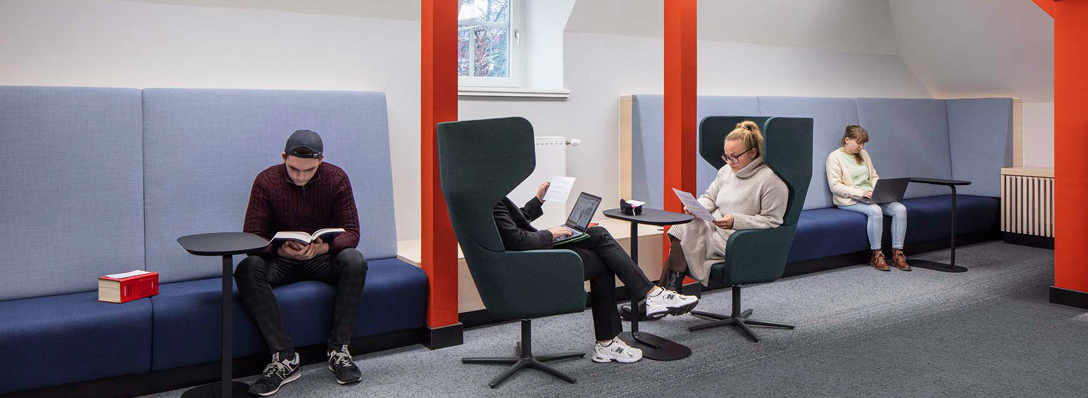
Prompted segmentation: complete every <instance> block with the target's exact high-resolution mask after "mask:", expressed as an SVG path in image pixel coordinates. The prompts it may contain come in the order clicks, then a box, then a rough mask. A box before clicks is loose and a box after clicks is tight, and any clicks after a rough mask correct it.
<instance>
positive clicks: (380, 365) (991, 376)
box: [154, 242, 1088, 397]
mask: <svg viewBox="0 0 1088 398" xmlns="http://www.w3.org/2000/svg"><path fill="white" fill-rule="evenodd" d="M948 257H949V252H948V251H947V250H945V251H938V252H933V253H929V254H925V255H921V256H919V257H918V258H924V259H929V260H938V261H946V262H947V261H948ZM956 257H957V258H956V259H957V263H958V265H963V266H965V267H967V268H969V269H970V271H969V272H967V273H963V274H948V273H940V272H934V271H930V270H924V269H915V270H914V271H913V272H901V271H898V270H895V269H893V270H892V271H891V272H879V271H876V270H873V269H872V268H869V267H868V266H856V267H849V268H842V269H838V270H832V271H825V272H821V273H816V274H810V275H802V276H798V277H793V278H787V279H782V280H779V281H777V282H775V283H770V284H765V285H758V286H751V287H747V288H746V289H745V290H744V307H745V309H748V308H751V309H753V310H754V312H755V313H754V314H753V316H752V319H759V320H766V321H770V322H781V323H789V324H793V325H797V329H795V330H775V329H764V328H755V329H754V330H755V331H756V332H757V333H759V334H760V335H761V337H762V338H763V339H762V340H761V341H760V342H759V343H753V342H751V341H750V340H748V339H746V338H745V337H743V336H742V335H741V334H740V333H739V332H738V331H737V330H735V329H733V328H717V329H709V330H703V331H699V332H694V333H692V332H688V331H687V328H688V327H689V326H692V325H696V324H699V323H703V322H705V321H704V320H702V319H700V318H697V317H695V316H692V315H685V316H681V317H668V318H666V319H664V320H661V321H657V322H644V323H641V324H640V328H641V329H642V330H644V331H647V332H651V333H655V334H657V335H660V336H663V337H667V338H670V339H672V340H674V341H677V342H679V343H681V344H684V345H687V346H688V347H691V348H692V350H693V351H694V354H693V355H692V356H691V357H688V358H686V359H684V360H680V361H674V362H655V361H650V360H643V361H641V362H638V363H635V364H627V365H621V364H616V363H612V364H597V363H593V362H591V361H590V360H589V359H588V357H587V359H573V360H567V361H559V362H555V363H553V364H554V365H555V367H556V368H557V369H559V370H561V371H563V372H567V373H568V374H570V375H572V376H574V377H577V378H578V382H577V383H576V384H567V383H564V382H562V381H559V380H558V379H554V378H552V377H551V376H547V375H545V374H543V373H541V372H538V371H535V370H526V371H522V372H520V373H519V374H517V375H516V376H514V377H513V378H511V379H509V380H508V381H507V382H506V383H505V384H503V385H501V386H500V387H499V388H498V389H496V390H491V389H489V388H488V387H487V382H488V381H489V380H490V379H491V378H492V377H494V376H496V375H498V374H499V373H500V372H502V370H503V368H502V367H499V366H485V365H471V366H470V365H462V364H461V363H460V358H462V357H467V356H507V355H513V353H514V343H515V342H516V341H517V338H518V336H519V324H518V323H515V322H511V323H505V324H500V325H493V326H487V327H481V328H476V329H472V330H467V331H466V332H465V336H464V338H465V344H463V345H461V346H457V347H450V348H445V349H441V350H436V351H430V350H427V349H426V348H423V347H421V346H414V347H405V348H401V349H396V350H390V351H384V352H380V353H374V354H368V355H361V356H357V357H356V358H355V359H356V361H357V363H358V364H359V365H360V367H361V368H362V369H363V374H364V379H363V382H362V383H360V384H358V385H355V386H346V387H345V386H340V385H337V384H336V383H335V381H334V380H333V376H332V374H331V372H329V371H328V370H327V369H326V368H325V367H324V365H323V364H317V365H310V366H307V367H304V368H303V370H302V373H303V375H302V378H301V379H299V380H298V381H296V382H294V383H291V384H289V385H287V386H285V387H284V388H283V389H282V390H281V391H280V392H279V393H278V394H276V396H277V397H364V396H366V397H372V396H376V397H401V396H410V397H445V396H466V397H477V396H482V397H489V396H504V397H506V396H534V397H536V396H564V397H565V396H625V397H637V396H679V397H686V396H731V397H732V396H741V397H748V396H751V397H759V396H773V397H816V396H820V397H824V396H826V397H873V396H882V397H984V396H986V397H990V396H1010V397H1011V396H1017V397H1053V396H1088V314H1086V313H1085V311H1083V310H1080V309H1077V308H1072V307H1065V306H1059V305H1052V304H1049V303H1048V302H1047V294H1048V288H1049V286H1050V285H1052V284H1053V274H1054V255H1053V251H1050V250H1042V249H1035V248H1028V247H1022V246H1013V245H1007V244H1004V243H1001V242H990V243H984V244H979V245H972V246H967V247H961V248H959V249H958V250H957V256H956ZM730 300H731V299H730V292H729V291H728V290H719V291H714V292H710V293H707V294H705V295H704V297H703V299H702V301H701V302H700V304H699V308H698V309H700V310H704V311H712V312H719V313H728V312H729V309H730V305H731V304H730V303H731V301H730ZM627 326H628V325H626V324H625V325H624V327H625V328H626V327H627ZM592 336H593V332H592V320H591V318H590V313H589V311H585V312H583V313H581V314H570V315H563V316H555V317H549V318H543V319H539V320H534V321H533V337H534V339H533V345H534V347H533V348H534V353H536V354H538V355H539V354H545V353H557V352H565V351H587V352H588V350H589V348H590V346H591V345H592V342H593V339H592ZM253 379H255V377H249V378H245V379H242V380H243V381H246V382H251V381H252V380H253ZM182 392H183V391H182V390H177V391H171V392H167V393H162V394H157V395H154V397H177V396H180V395H181V393H182Z"/></svg>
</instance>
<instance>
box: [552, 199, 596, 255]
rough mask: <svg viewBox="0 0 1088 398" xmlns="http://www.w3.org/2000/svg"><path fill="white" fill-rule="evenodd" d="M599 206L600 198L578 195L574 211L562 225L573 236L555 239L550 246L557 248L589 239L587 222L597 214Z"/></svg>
mask: <svg viewBox="0 0 1088 398" xmlns="http://www.w3.org/2000/svg"><path fill="white" fill-rule="evenodd" d="M600 204H601V198H600V197H599V196H594V195H590V194H588V193H585V192H582V194H581V195H578V201H577V202H574V209H572V210H571V211H570V216H568V217H567V222H566V223H565V224H563V225H564V226H565V227H567V228H570V231H571V232H573V233H574V235H571V236H566V237H562V238H557V239H555V240H553V241H552V245H553V246H559V245H562V244H565V243H573V242H578V241H581V240H583V239H586V238H589V234H587V233H586V229H587V228H589V221H590V220H592V219H593V215H594V214H596V213H597V206H600Z"/></svg>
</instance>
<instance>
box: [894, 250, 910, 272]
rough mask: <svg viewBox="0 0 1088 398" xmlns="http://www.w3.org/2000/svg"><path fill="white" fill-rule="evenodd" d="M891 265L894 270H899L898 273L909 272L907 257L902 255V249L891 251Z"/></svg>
mask: <svg viewBox="0 0 1088 398" xmlns="http://www.w3.org/2000/svg"><path fill="white" fill-rule="evenodd" d="M892 264H894V265H895V268H899V270H900V271H910V265H909V264H907V255H906V254H903V249H894V250H892Z"/></svg>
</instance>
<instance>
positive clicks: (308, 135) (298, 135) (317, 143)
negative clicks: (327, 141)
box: [283, 130, 324, 159]
mask: <svg viewBox="0 0 1088 398" xmlns="http://www.w3.org/2000/svg"><path fill="white" fill-rule="evenodd" d="M323 150H324V145H322V144H321V136H320V135H317V133H315V132H313V131H310V130H299V131H296V132H294V133H292V134H291V138H288V139H287V146H285V147H284V148H283V153H286V154H287V156H295V157H300V158H311V159H317V158H319V157H321V153H322V152H323Z"/></svg>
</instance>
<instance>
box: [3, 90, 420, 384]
mask: <svg viewBox="0 0 1088 398" xmlns="http://www.w3.org/2000/svg"><path fill="white" fill-rule="evenodd" d="M297 129H312V130H314V131H317V132H318V133H320V134H321V135H322V138H323V140H324V141H325V147H326V160H327V161H329V162H331V163H334V164H336V165H337V166H340V167H341V168H343V169H344V170H345V171H346V172H347V173H348V175H349V177H350V178H351V180H352V182H353V186H352V188H353V191H354V194H355V199H356V205H357V207H358V209H359V218H360V229H361V232H362V237H361V239H360V244H359V247H358V248H359V250H360V251H361V252H362V253H363V255H364V256H366V258H367V262H368V267H369V271H368V273H367V279H366V287H365V288H364V290H363V293H362V294H363V297H362V300H361V301H360V307H359V313H358V315H357V316H356V322H355V330H354V332H355V337H365V336H374V335H379V334H384V333H391V332H392V333H396V332H398V331H405V332H406V333H409V332H410V331H411V330H413V329H418V328H421V327H423V325H424V321H425V314H426V300H427V277H426V274H425V273H424V272H423V271H422V270H421V269H420V268H418V267H415V266H412V265H409V264H406V263H404V262H401V261H400V260H397V259H396V227H395V222H394V219H393V214H394V212H393V211H391V209H392V208H393V197H392V191H393V188H392V172H391V168H390V158H389V131H388V121H387V116H386V108H385V96H384V95H383V94H381V93H365V92H346V91H337V92H320V91H269V90H187V89H144V90H137V89H111V88H71V87H11V86H0V135H2V136H3V137H5V140H7V145H8V147H9V148H16V149H18V148H23V149H25V150H18V151H4V152H3V153H2V154H0V157H2V160H3V164H4V165H5V166H8V165H10V170H8V172H9V173H10V174H9V175H11V176H12V178H11V179H10V180H8V179H6V180H5V184H3V185H2V186H0V202H3V203H4V204H5V205H4V206H3V207H2V208H0V216H3V218H4V219H5V222H4V223H3V224H2V226H0V240H3V241H4V242H5V248H8V247H10V248H11V250H5V255H4V256H3V257H2V258H0V319H3V320H4V321H3V322H0V358H4V361H2V362H0V374H3V375H4V376H3V377H0V379H2V380H3V382H2V383H0V395H3V394H7V393H13V392H20V391H27V390H33V389H40V388H46V387H55V386H60V385H64V384H70V383H78V382H85V381H90V380H97V379H103V378H110V377H117V376H126V375H141V374H147V373H149V372H160V371H169V370H171V369H178V368H181V367H183V366H187V365H195V364H206V363H214V362H218V361H219V358H220V354H219V347H220V330H221V329H220V328H221V324H220V312H219V310H220V306H221V292H220V288H221V279H220V277H221V275H220V272H221V263H220V259H219V258H218V257H197V256H192V255H189V254H188V253H186V252H185V250H184V249H182V248H181V246H180V245H178V243H177V242H176V239H177V238H178V237H180V236H183V235H188V234H194V233H203V232H218V231H238V230H240V229H241V227H242V224H243V218H244V215H245V209H246V206H247V203H248V198H249V190H250V187H251V185H252V182H253V178H254V177H255V176H256V175H257V173H258V172H260V171H261V170H263V169H264V168H266V167H268V166H270V165H272V164H275V163H278V162H280V161H281V160H280V156H279V154H280V152H282V150H283V143H284V141H285V140H286V139H287V136H288V135H289V134H290V133H291V132H293V131H294V130H297ZM7 244H10V246H8V245H7ZM240 260H241V256H235V259H234V261H235V263H236V264H237V263H238V262H239V261H240ZM133 269H140V270H148V271H155V272H158V273H159V274H160V275H159V278H160V282H161V283H162V285H161V286H160V289H159V295H158V296H155V297H152V298H150V299H144V300H137V301H133V302H129V303H125V304H113V303H100V302H98V301H97V277H99V276H102V275H105V274H110V273H117V272H124V271H128V270H133ZM334 290H335V289H334V287H333V286H329V285H326V284H323V283H320V282H302V283H297V284H290V285H285V286H280V287H277V288H275V289H273V292H274V294H276V296H277V298H279V299H280V308H281V311H282V312H283V315H284V318H285V323H286V326H287V330H288V334H289V336H290V337H291V339H292V342H293V343H294V344H295V345H296V346H299V347H302V346H307V345H314V344H323V343H324V341H325V340H326V339H327V338H328V333H329V325H330V324H331V322H332V301H333V293H334ZM233 324H234V348H233V353H234V356H235V357H236V358H238V357H245V356H250V355H254V354H261V353H265V352H267V350H268V349H267V345H266V344H265V343H264V339H263V338H262V337H261V335H260V334H259V333H258V331H257V328H256V326H255V325H254V323H253V321H252V320H251V319H250V317H249V315H248V314H247V313H246V312H245V310H244V309H243V308H242V306H241V302H240V300H239V298H238V296H237V290H236V291H235V308H234V323H233ZM413 336H414V334H413ZM216 372H217V371H216ZM209 375H210V376H215V377H218V373H214V374H211V373H210V374H209Z"/></svg>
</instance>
